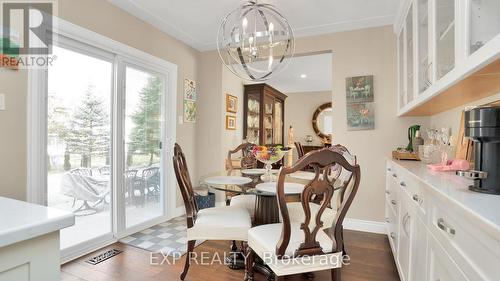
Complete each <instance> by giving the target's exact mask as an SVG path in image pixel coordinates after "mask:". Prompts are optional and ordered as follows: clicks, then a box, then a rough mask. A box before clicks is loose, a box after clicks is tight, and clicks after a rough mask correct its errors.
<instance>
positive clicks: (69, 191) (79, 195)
mask: <svg viewBox="0 0 500 281" xmlns="http://www.w3.org/2000/svg"><path fill="white" fill-rule="evenodd" d="M75 170H76V171H74V170H73V171H70V172H68V173H65V174H64V175H63V177H62V179H61V191H62V193H63V194H64V195H66V196H70V197H73V205H72V207H74V206H75V204H76V201H78V200H81V201H82V202H83V203H82V205H81V206H80V207H79V208H77V209H76V210H74V211H73V212H74V213H75V214H77V215H91V214H95V213H97V212H98V211H99V209H97V208H96V207H97V206H98V205H99V204H100V203H104V202H105V199H106V196H107V195H108V194H109V181H99V180H95V179H93V178H92V177H90V176H86V175H85V174H88V173H87V172H82V171H84V169H75ZM89 170H90V169H89Z"/></svg>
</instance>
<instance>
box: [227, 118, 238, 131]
mask: <svg viewBox="0 0 500 281" xmlns="http://www.w3.org/2000/svg"><path fill="white" fill-rule="evenodd" d="M226 130H236V116H231V115H226Z"/></svg>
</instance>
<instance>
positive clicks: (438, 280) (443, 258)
mask: <svg viewBox="0 0 500 281" xmlns="http://www.w3.org/2000/svg"><path fill="white" fill-rule="evenodd" d="M427 261H428V263H429V265H428V266H429V271H428V278H427V280H429V281H468V279H467V277H465V275H464V273H463V272H462V271H461V270H460V268H459V267H458V266H457V265H456V264H455V262H454V261H453V260H452V259H451V258H450V256H449V255H448V253H446V252H445V251H444V249H443V248H442V247H441V245H439V243H438V242H437V241H436V240H435V239H434V237H432V235H429V252H428V255H427Z"/></svg>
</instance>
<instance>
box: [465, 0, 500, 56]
mask: <svg viewBox="0 0 500 281" xmlns="http://www.w3.org/2000/svg"><path fill="white" fill-rule="evenodd" d="M468 8H469V54H473V53H474V52H476V51H477V50H478V49H480V48H481V47H482V46H484V45H485V44H486V43H488V41H490V40H491V39H493V38H494V37H495V36H497V35H499V34H500V1H499V0H468Z"/></svg>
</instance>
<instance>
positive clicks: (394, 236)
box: [389, 232, 396, 240]
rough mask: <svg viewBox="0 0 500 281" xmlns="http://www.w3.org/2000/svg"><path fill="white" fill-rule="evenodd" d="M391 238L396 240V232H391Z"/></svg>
mask: <svg viewBox="0 0 500 281" xmlns="http://www.w3.org/2000/svg"><path fill="white" fill-rule="evenodd" d="M389 236H390V237H391V238H392V239H393V240H394V239H396V233H394V232H391V234H389Z"/></svg>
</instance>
